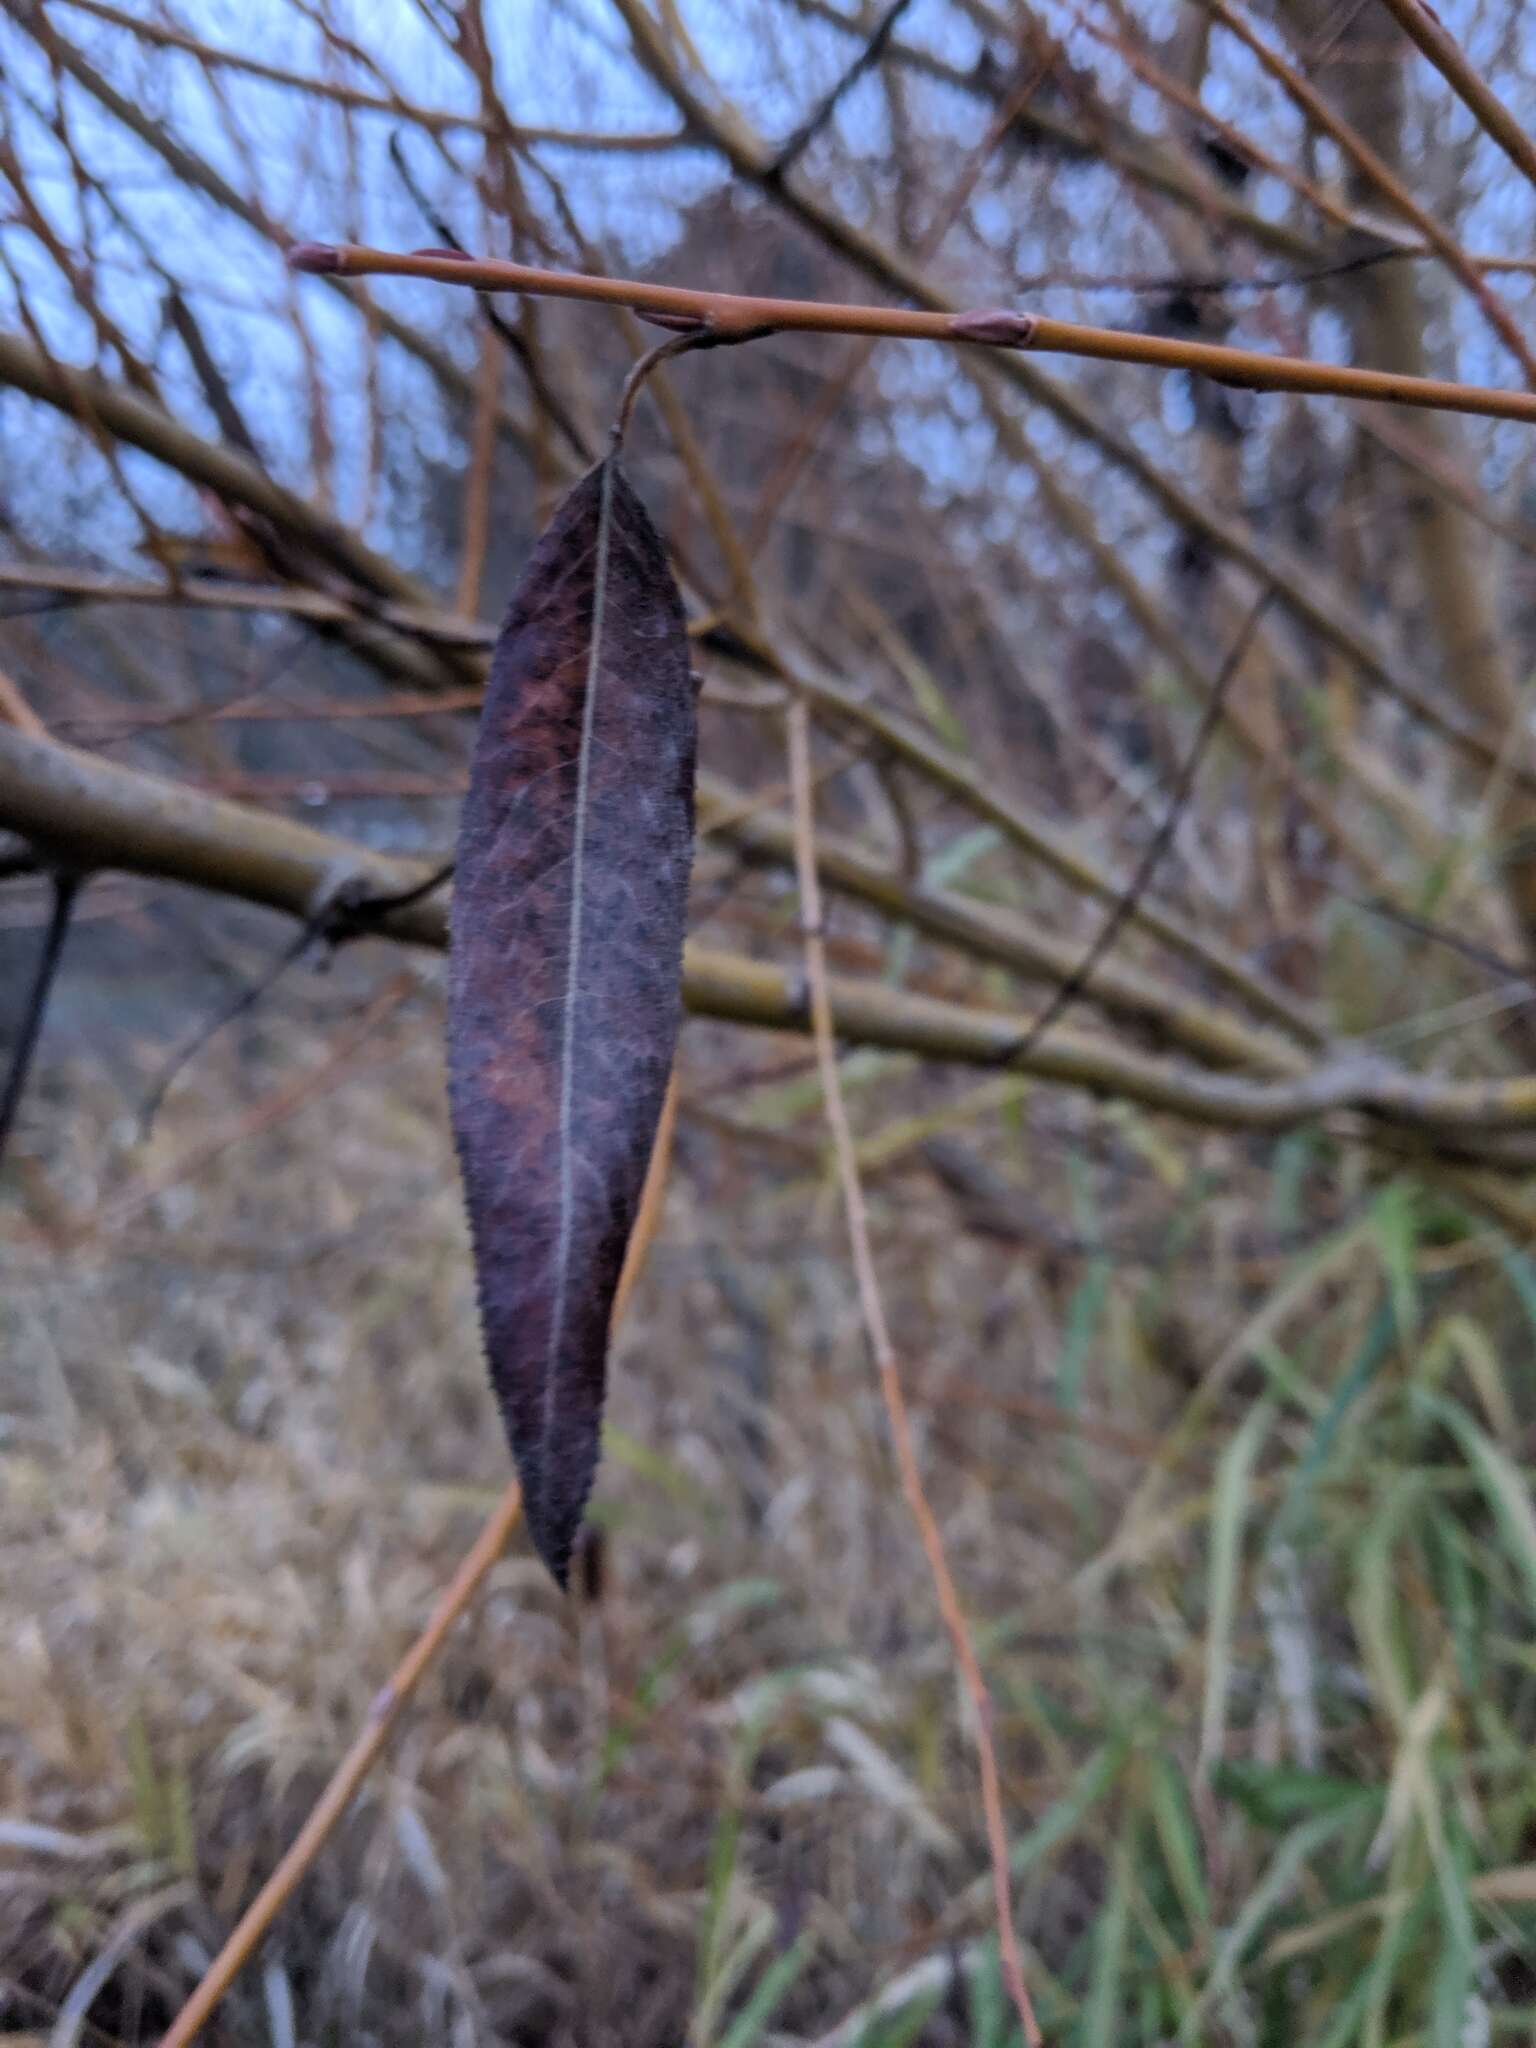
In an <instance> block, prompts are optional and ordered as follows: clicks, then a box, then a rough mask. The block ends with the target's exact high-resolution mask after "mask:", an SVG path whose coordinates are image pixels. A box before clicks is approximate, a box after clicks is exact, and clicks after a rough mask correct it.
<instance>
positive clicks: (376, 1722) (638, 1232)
mask: <svg viewBox="0 0 1536 2048" xmlns="http://www.w3.org/2000/svg"><path fill="white" fill-rule="evenodd" d="M676 1121H677V1075H676V1072H675V1071H674V1073H673V1075H672V1078H671V1079H670V1080H669V1082H668V1083H667V1092H666V1095H665V1097H664V1098H663V1101H662V1107H661V1117H660V1120H659V1122H658V1124H657V1127H656V1137H655V1141H654V1143H653V1144H652V1147H651V1159H650V1165H649V1167H648V1168H647V1169H646V1176H645V1186H644V1187H643V1188H642V1190H641V1193H640V1207H639V1209H638V1211H637V1212H636V1218H635V1227H634V1230H633V1231H632V1233H631V1235H630V1240H629V1246H628V1249H627V1250H626V1252H625V1255H624V1266H623V1270H622V1272H621V1273H620V1274H619V1284H618V1289H617V1291H616V1293H615V1295H614V1305H613V1321H612V1327H613V1328H615V1329H616V1328H617V1327H618V1325H619V1323H620V1321H621V1319H622V1317H623V1315H624V1312H625V1310H626V1309H627V1308H628V1306H629V1302H630V1298H631V1296H632V1294H633V1292H634V1288H635V1282H636V1280H637V1279H638V1278H639V1274H640V1269H641V1267H642V1266H643V1264H644V1262H645V1257H646V1254H647V1252H648V1251H649V1250H650V1247H651V1244H652V1242H653V1240H654V1238H655V1235H656V1231H657V1229H658V1228H659V1226H660V1221H661V1215H662V1207H663V1200H664V1197H665V1193H666V1182H667V1175H668V1172H669V1170H670V1167H671V1161H672V1134H673V1131H674V1129H675V1127H676ZM522 1508H523V1497H522V1491H521V1489H520V1487H519V1486H518V1483H517V1481H516V1480H515V1479H514V1480H512V1481H511V1482H510V1483H509V1485H508V1486H507V1488H506V1491H505V1492H504V1493H503V1494H502V1496H501V1499H500V1500H499V1501H498V1502H497V1503H496V1506H495V1507H494V1508H493V1509H492V1511H491V1513H490V1516H489V1517H488V1518H487V1520H486V1523H485V1526H484V1528H483V1529H482V1530H481V1531H480V1534H479V1535H478V1536H477V1537H476V1538H475V1542H474V1545H473V1547H472V1548H471V1550H470V1551H469V1552H468V1554H467V1555H466V1557H465V1558H464V1561H463V1563H462V1564H460V1566H459V1568H458V1570H457V1571H456V1572H455V1573H454V1575H453V1577H452V1579H451V1580H450V1581H449V1583H448V1585H447V1587H446V1588H445V1589H444V1592H443V1595H442V1598H441V1599H440V1600H439V1601H438V1603H437V1606H436V1607H435V1608H434V1609H433V1611H432V1618H431V1620H430V1621H429V1622H428V1623H427V1625H426V1627H425V1628H424V1629H423V1630H422V1632H421V1634H420V1635H419V1636H418V1637H417V1638H416V1640H415V1642H414V1643H412V1645H411V1647H410V1649H409V1650H408V1651H407V1652H406V1654H405V1656H404V1657H403V1658H402V1659H401V1661H400V1663H399V1664H398V1665H397V1666H396V1667H395V1672H394V1676H393V1677H392V1678H391V1679H390V1681H389V1683H388V1684H387V1685H386V1686H385V1687H384V1689H383V1691H382V1692H380V1693H379V1694H378V1696H377V1697H376V1698H375V1700H374V1702H373V1705H372V1707H371V1708H370V1709H369V1712H368V1719H367V1721H366V1722H365V1723H364V1725H363V1727H362V1729H361V1730H360V1732H359V1733H358V1735H357V1737H356V1739H355V1740H354V1742H353V1744H352V1747H351V1748H350V1749H349V1750H348V1751H347V1754H346V1755H345V1756H344V1757H343V1758H342V1760H341V1762H340V1764H338V1765H337V1767H336V1770H335V1772H334V1773H333V1775H332V1777H331V1780H330V1783H329V1784H328V1785H327V1786H326V1788H325V1790H324V1791H323V1792H322V1793H321V1795H320V1797H319V1799H318V1800H317V1801H316V1802H315V1805H314V1807H313V1809H312V1810H311V1812H310V1815H309V1818H308V1819H307V1820H306V1821H305V1823H304V1825H303V1827H302V1828H301V1829H300V1830H299V1832H298V1834H297V1835H296V1836H295V1837H294V1840H293V1842H292V1844H291V1846H290V1847H289V1849H288V1851H287V1853H286V1855H285V1856H284V1857H283V1859H282V1861H281V1862H280V1863H279V1864H278V1866H277V1868H276V1869H275V1870H274V1871H273V1873H272V1875H271V1876H270V1877H269V1878H268V1879H267V1881H266V1883H265V1884H264V1885H263V1886H262V1888H261V1890H260V1891H259V1892H258V1893H257V1895H256V1897H255V1898H254V1899H253V1900H252V1902H251V1904H250V1905H249V1906H248V1907H247V1908H246V1910H245V1912H244V1913H243V1914H242V1915H241V1916H240V1919H239V1922H238V1923H237V1925H236V1927H235V1929H234V1931H233V1933H232V1934H231V1935H230V1937H229V1939H228V1940H227V1941H226V1942H225V1944H224V1946H223V1948H222V1949H220V1951H219V1953H218V1955H217V1956H216V1957H215V1958H214V1960H213V1962H212V1963H211V1964H210V1965H209V1967H208V1969H207V1971H206V1972H205V1973H204V1976H203V1978H202V1981H201V1982H200V1983H199V1984H198V1986H197V1988H196V1990H195V1991H194V1992H193V1994H192V1996H191V1997H190V1998H189V1999H188V2000H187V2002H186V2004H185V2005H184V2006H183V2007H182V2009H181V2011H180V2012H179V2013H178V2014H177V2016H176V2019H175V2022H174V2024H173V2025H172V2027H171V2030H170V2032H169V2033H168V2034H167V2035H166V2036H165V2039H164V2040H163V2041H162V2042H161V2044H160V2048H186V2044H187V2043H188V2042H190V2041H192V2040H194V2039H195V2038H196V2036H197V2035H198V2034H199V2032H200V2031H201V2030H202V2028H203V2026H204V2024H205V2023H206V2021H207V2020H208V2018H209V2016H210V2015H211V2014H212V2012H213V2010H214V2008H215V2007H216V2006H217V2005H218V2003H219V2001H220V2000H221V1999H222V1998H223V1997H224V1995H225V1994H226V1992H227V1991H228V1990H229V1988H230V1986H231V1984H233V1983H234V1981H235V1978H236V1977H237V1976H238V1975H239V1973H240V1971H241V1970H242V1969H243V1968H244V1966H245V1964H246V1963H247V1962H248V1961H249V1960H250V1958H251V1956H252V1955H253V1953H254V1952H255V1949H256V1947H257V1944H258V1943H259V1942H260V1940H261V1938H262V1936H263V1935H264V1934H265V1933H266V1931H267V1929H268V1928H269V1927H270V1926H271V1925H272V1922H273V1920H274V1919H275V1918H276V1917H277V1915H278V1913H279V1912H280V1911H281V1910H282V1908H283V1906H284V1905H285V1904H286V1903H287V1901H288V1900H289V1899H290V1898H291V1897H292V1895H293V1892H294V1890H295V1888H296V1887H297V1886H298V1884H299V1882H300V1880H301V1879H302V1878H303V1877H304V1875H305V1873H306V1872H307V1871H308V1870H309V1868H310V1866H311V1865H312V1864H313V1863H314V1861H315V1858H316V1857H317V1856H318V1855H319V1853H320V1851H321V1849H322V1848H323V1847H324V1846H325V1843H326V1841H327V1840H328V1839H329V1837H330V1835H331V1832H332V1830H333V1829H334V1828H335V1826H336V1824H337V1822H338V1821H339V1820H340V1819H341V1817H342V1815H343V1814H344V1813H345V1812H346V1810H347V1808H348V1806H349V1805H350V1804H351V1803H352V1800H353V1799H354V1798H355V1797H356V1794H357V1791H358V1788H359V1787H360V1786H361V1785H362V1783H363V1780H364V1779H365V1778H366V1777H367V1775H368V1773H369V1771H370V1770H372V1768H373V1766H374V1764H375V1763H376V1762H377V1761H378V1758H379V1754H380V1752H381V1751H382V1750H383V1748H384V1745H385V1743H387V1742H388V1740H389V1738H390V1736H391V1735H392V1734H393V1732H394V1730H395V1727H396V1725H397V1724H398V1722H399V1720H400V1717H401V1715H402V1714H403V1712H404V1711H405V1707H406V1704H407V1702H408V1701H409V1699H410V1696H411V1694H412V1693H413V1692H414V1691H415V1689H416V1687H417V1685H418V1684H419V1683H420V1681H421V1679H422V1677H423V1675H424V1674H425V1672H426V1671H427V1668H428V1667H429V1665H430V1664H431V1663H432V1660H433V1659H434V1657H436V1655H437V1653H438V1651H439V1650H440V1649H441V1647H442V1645H443V1642H444V1641H445V1639H446V1637H447V1635H448V1631H449V1630H450V1629H451V1628H452V1627H453V1625H454V1623H455V1622H456V1621H457V1620H458V1618H459V1616H460V1615H461V1614H463V1613H464V1612H465V1610H466V1609H467V1608H468V1607H469V1605H470V1603H471V1602H472V1601H473V1600H474V1598H475V1595H476V1594H477V1593H478V1592H479V1590H480V1588H481V1586H482V1585H483V1584H484V1582H485V1579H486V1576H487V1574H488V1573H489V1572H490V1570H491V1568H492V1566H493V1565H495V1563H496V1562H497V1560H498V1559H499V1558H500V1556H501V1554H502V1552H503V1551H504V1550H505V1549H506V1547H507V1544H508V1542H509V1541H510V1540H511V1537H512V1534H513V1532H514V1531H515V1530H516V1528H517V1525H518V1522H519V1521H520V1519H521V1517H522Z"/></svg>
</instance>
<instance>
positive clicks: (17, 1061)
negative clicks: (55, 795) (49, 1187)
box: [0, 874, 80, 1160]
mask: <svg viewBox="0 0 1536 2048" xmlns="http://www.w3.org/2000/svg"><path fill="white" fill-rule="evenodd" d="M79 890H80V877H79V876H78V875H73V874H56V875H55V876H54V878H53V909H52V912H51V913H50V915H49V919H48V930H47V933H46V934H45V936H44V938H43V950H42V951H41V953H39V954H38V956H37V967H36V969H35V970H34V973H33V976H32V986H31V988H30V990H29V991H28V993H27V1005H26V1009H25V1011H24V1012H23V1013H22V1020H21V1033H20V1036H19V1037H18V1038H17V1040H16V1044H15V1048H14V1049H13V1051H12V1053H11V1064H10V1068H9V1071H8V1072H7V1074H6V1077H5V1093H4V1094H3V1095H0V1160H3V1159H4V1157H5V1149H6V1146H7V1145H8V1144H9V1142H10V1136H11V1127H12V1125H13V1124H14V1123H15V1121H16V1112H17V1110H18V1109H19V1108H20V1106H21V1096H22V1091H23V1089H24V1088H25V1087H26V1085H27V1075H28V1073H29V1072H30V1070H31V1066H32V1055H33V1053H35V1052H36V1050H37V1041H38V1037H39V1034H40V1033H41V1031H42V1028H43V1012H44V1011H45V1010H46V1009H47V1007H48V993H49V990H50V989H51V988H52V987H53V977H54V975H55V974H56V973H57V971H58V965H59V956H60V955H61V954H62V953H63V951H64V940H65V938H66V937H67V935H68V932H69V920H70V914H71V912H72V911H73V910H74V907H75V897H76V896H77V895H78V893H79Z"/></svg>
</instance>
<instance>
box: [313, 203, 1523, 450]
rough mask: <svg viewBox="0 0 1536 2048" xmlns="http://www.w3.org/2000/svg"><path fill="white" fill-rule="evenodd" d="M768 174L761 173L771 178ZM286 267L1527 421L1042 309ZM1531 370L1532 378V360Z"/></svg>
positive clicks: (1496, 403)
mask: <svg viewBox="0 0 1536 2048" xmlns="http://www.w3.org/2000/svg"><path fill="white" fill-rule="evenodd" d="M770 174H771V173H770ZM288 261H289V262H290V263H291V264H292V265H293V266H294V268H295V269H296V270H303V271H307V272H309V273H311V274H312V275H315V276H324V277H424V278H431V279H432V280H434V281H435V282H436V283H438V284H458V285H467V286H469V287H470V288H472V289H473V290H476V291H502V292H526V293H529V294H530V295H532V296H534V297H539V298H553V299H584V300H587V301H588V302H590V303H592V304H595V305H609V306H627V307H629V309H630V311H631V312H635V313H645V314H650V315H651V316H653V317H655V316H657V315H659V316H660V317H661V318H662V320H663V322H664V323H665V324H667V325H671V324H673V323H675V322H678V321H686V322H688V323H689V324H690V325H694V326H697V327H699V328H700V329H702V330H703V331H704V332H706V333H709V334H711V335H714V336H717V337H719V338H720V339H722V340H730V339H734V338H736V337H738V336H746V335H749V334H752V333H755V332H758V331H766V332H770V333H782V334H869V335H875V336H878V337H879V338H881V339H884V340H899V341H947V342H964V343H967V344H970V345H973V346H980V347H988V348H1002V349H1019V350H1029V351H1032V352H1033V353H1035V354H1037V355H1067V356H1081V357H1085V358H1088V359H1090V360H1092V361H1097V362H1112V363H1139V364H1142V365H1144V366H1146V367H1149V368H1153V369H1160V370H1184V371H1189V372H1192V373H1194V374H1195V375H1198V376H1206V377H1211V378H1214V379H1215V381H1216V382H1217V383H1220V384H1233V385H1237V386H1239V387H1241V388H1243V389H1247V390H1254V391H1300V392H1308V393H1311V394H1312V395H1313V396H1317V397H1331V398H1364V399H1373V400H1380V401H1385V402H1387V403H1390V404H1393V405H1412V406H1420V407H1423V408H1425V409H1426V410H1429V411H1433V412H1455V413H1475V414H1478V415H1481V416H1483V417H1486V418H1489V419H1512V420H1523V421H1525V422H1527V423H1528V424H1536V392H1532V391H1501V390H1495V389H1492V388H1490V387H1487V386H1483V385H1476V384H1458V383H1451V382H1449V381H1447V380H1445V379H1443V378H1439V377H1405V376H1401V375H1399V374H1398V373H1397V372H1396V371H1393V370H1358V369H1354V368H1352V367H1351V366H1349V365H1347V364H1333V363H1315V362H1312V361H1310V360H1308V359H1307V358H1306V357H1304V356H1271V355H1265V354H1264V353H1263V352H1262V351H1261V350H1258V349H1248V348H1229V347H1227V346H1225V345H1224V344H1221V343H1217V342H1208V341H1185V340H1181V339H1179V338H1178V337H1176V336H1169V335H1162V334H1136V333H1131V332H1123V331H1122V330H1121V329H1119V328H1113V327H1083V326H1079V325H1078V324H1077V323H1076V322H1074V321H1071V320H1053V319H1050V318H1048V317H1047V316H1046V315H1045V314H1043V313H1021V312H1014V311H1011V310H1009V309H1007V308H997V307H988V308H974V309H971V310H969V311H964V312H952V313H941V312H930V311H927V310H926V309H923V308H912V307H904V306H854V305H837V304H833V303H830V302H827V301H823V300H820V299H765V298H754V297H749V296H745V295H743V294H740V293H736V292H709V291H693V290H689V289H687V288H686V287H684V286H681V285H662V284H648V283H644V282H642V281H640V280H639V279H633V278H615V277H583V276H579V275H577V274H575V273H573V272H570V271H562V270H543V269H540V268H538V267H537V266H535V265H532V264H524V263H508V262H503V261H498V260H496V259H494V258H490V257H467V256H458V255H454V254H451V253H450V254H439V253H437V252H436V251H432V250H417V251H412V252H409V253H397V252H394V251H391V250H387V249H372V248H368V247H366V246H364V245H363V244H361V243H356V242H335V243H330V242H299V243H295V244H294V245H293V246H292V247H291V248H290V249H289V251H288ZM1532 374H1533V376H1536V362H1533V366H1532Z"/></svg>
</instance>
